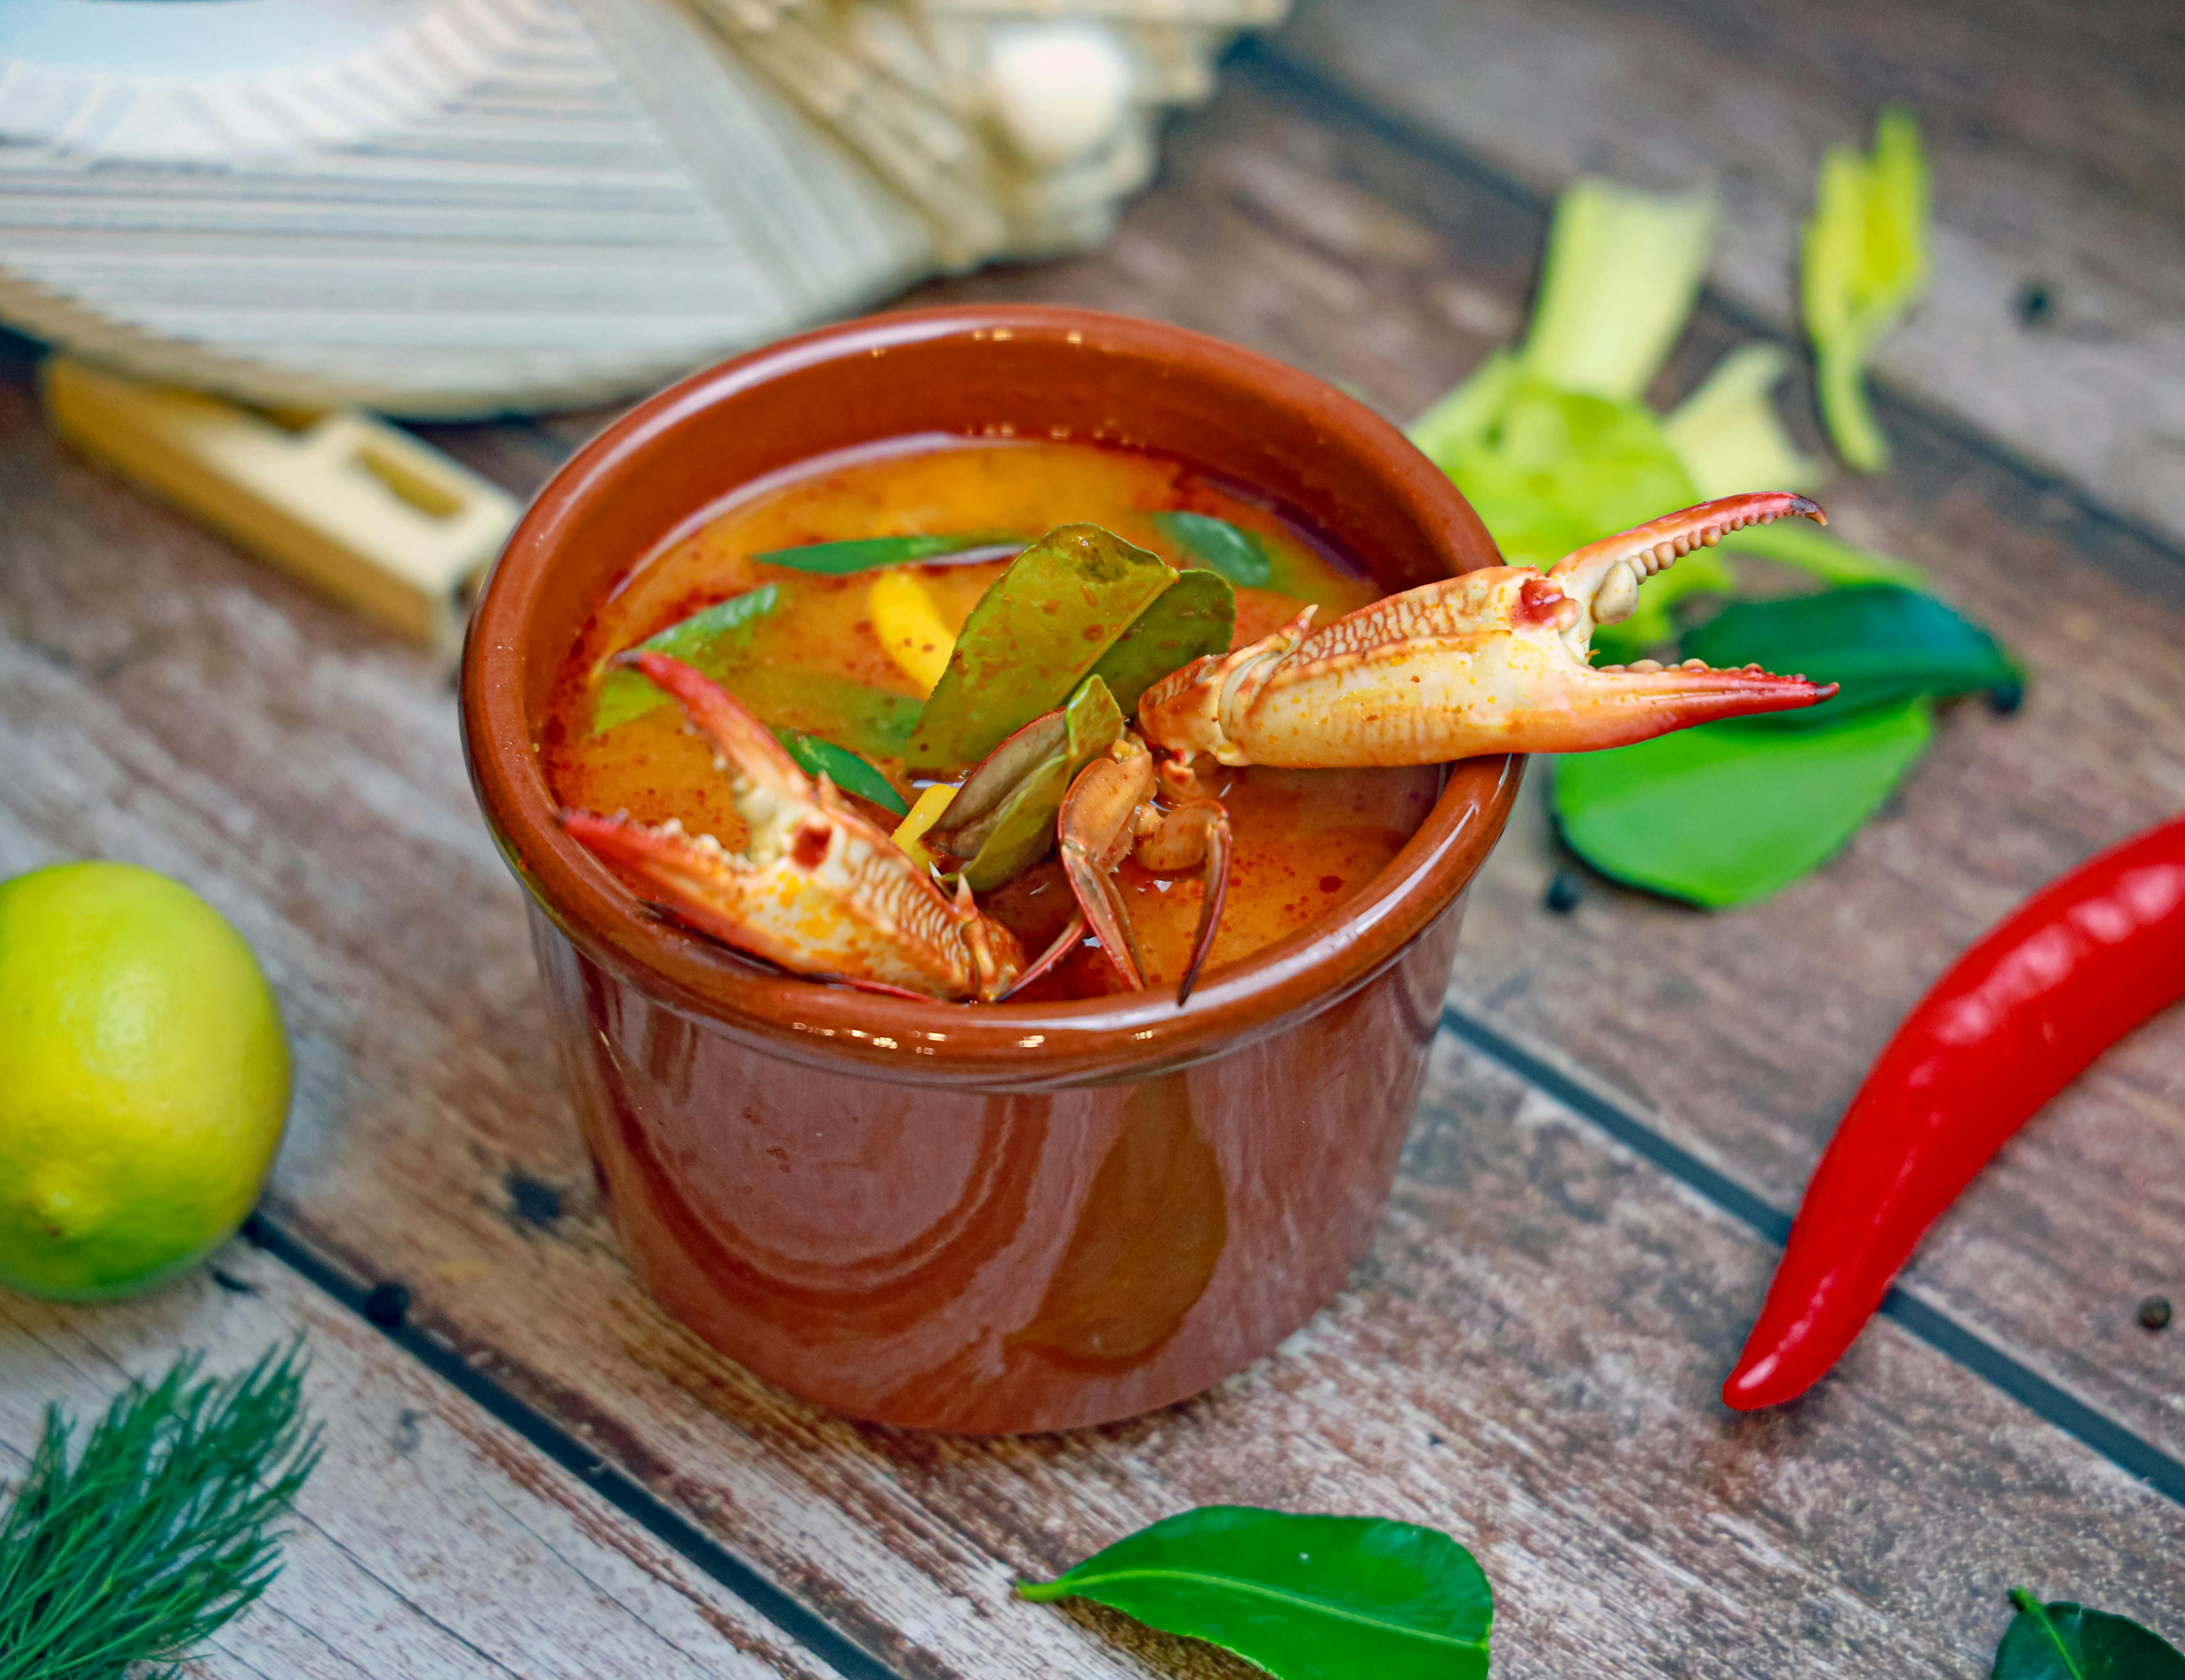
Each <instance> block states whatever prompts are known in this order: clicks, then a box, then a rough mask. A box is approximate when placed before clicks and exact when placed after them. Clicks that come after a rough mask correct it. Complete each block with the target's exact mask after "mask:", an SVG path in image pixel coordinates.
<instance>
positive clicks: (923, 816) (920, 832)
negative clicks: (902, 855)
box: [893, 787, 956, 869]
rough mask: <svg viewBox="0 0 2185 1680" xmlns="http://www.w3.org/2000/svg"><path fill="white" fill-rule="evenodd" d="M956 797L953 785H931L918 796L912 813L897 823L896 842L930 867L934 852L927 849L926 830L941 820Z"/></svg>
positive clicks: (911, 809)
mask: <svg viewBox="0 0 2185 1680" xmlns="http://www.w3.org/2000/svg"><path fill="white" fill-rule="evenodd" d="M955 797H956V790H955V789H954V788H953V787H929V788H927V789H926V790H925V792H923V793H921V794H919V796H918V803H917V804H914V805H913V806H912V807H911V808H910V815H908V816H907V817H905V818H904V819H903V820H902V821H901V822H900V823H898V824H897V825H896V831H895V834H894V836H893V838H894V840H895V843H896V844H897V845H898V846H900V847H902V849H903V850H904V851H906V852H908V853H909V854H910V855H911V856H912V857H913V858H914V859H916V860H918V861H919V863H921V864H923V865H925V866H926V867H927V868H929V869H930V868H931V867H932V865H933V854H932V853H930V852H929V851H927V850H926V849H925V832H926V830H928V829H929V828H931V827H932V826H933V825H934V824H935V823H936V822H938V821H940V820H941V814H942V812H943V811H945V810H947V809H948V803H949V801H950V800H952V799H953V798H955Z"/></svg>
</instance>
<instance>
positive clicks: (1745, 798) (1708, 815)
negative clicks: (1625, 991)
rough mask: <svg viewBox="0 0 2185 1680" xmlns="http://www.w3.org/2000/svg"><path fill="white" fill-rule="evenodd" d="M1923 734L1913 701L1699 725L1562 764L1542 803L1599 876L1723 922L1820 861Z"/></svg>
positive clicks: (1906, 765) (1887, 784)
mask: <svg viewBox="0 0 2185 1680" xmlns="http://www.w3.org/2000/svg"><path fill="white" fill-rule="evenodd" d="M1930 727H1931V725H1930V723H1929V719H1928V708H1927V702H1926V701H1925V699H1924V698H1917V699H1911V700H1903V701H1899V702H1897V703H1895V704H1892V705H1887V706H1883V707H1880V708H1875V709H1873V710H1869V711H1866V712H1862V713H1858V714H1854V715H1853V716H1852V717H1850V718H1848V719H1846V720H1843V721H1841V722H1840V723H1836V724H1832V725H1825V726H1821V727H1816V728H1812V729H1807V730H1801V731H1783V730H1774V729H1769V728H1768V727H1767V726H1766V725H1765V723H1764V721H1763V720H1758V719H1741V720H1737V721H1735V722H1731V723H1718V724H1703V725H1701V726H1700V727H1698V728H1696V729H1686V730H1679V731H1677V732H1676V733H1675V734H1674V735H1663V736H1656V737H1655V738H1654V739H1653V740H1651V741H1642V742H1639V743H1638V744H1637V745H1636V746H1633V747H1618V748H1613V749H1612V750H1611V751H1608V752H1605V753H1572V754H1569V755H1568V756H1566V757H1563V758H1562V759H1558V760H1557V762H1556V766H1555V781H1554V785H1553V788H1552V791H1551V801H1552V804H1553V806H1554V809H1555V814H1556V821H1557V822H1558V823H1559V824H1560V825H1561V826H1562V832H1563V837H1564V838H1565V839H1566V840H1567V841H1568V843H1570V846H1571V848H1572V849H1573V851H1575V852H1576V853H1578V854H1579V856H1580V857H1582V858H1584V860H1586V861H1587V862H1588V863H1590V864H1591V865H1593V866H1594V867H1595V869H1597V870H1599V871H1601V873H1602V874H1603V875H1607V876H1612V877H1613V878H1614V879H1616V880H1618V881H1623V882H1628V883H1629V884H1630V885H1632V886H1635V887H1644V888H1648V889H1650V890H1651V891H1653V892H1657V893H1666V894H1668V896H1670V897H1671V898H1677V899H1690V900H1691V901H1692V902H1693V903H1695V904H1704V905H1707V907H1708V908H1710V909H1722V908H1725V907H1727V906H1729V905H1731V904H1745V903H1747V902H1749V901H1751V900H1752V899H1759V898H1764V897H1766V896H1767V895H1768V894H1769V893H1773V892H1774V891H1775V890H1776V889H1777V888H1780V887H1785V886H1787V885H1788V884H1789V883H1790V882H1793V881H1795V880H1797V878H1798V877H1799V876H1802V875H1803V874H1805V873H1806V871H1808V870H1810V869H1813V868H1814V867H1815V866H1816V865H1819V864H1821V863H1823V862H1825V861H1826V860H1828V859H1829V858H1830V856H1831V855H1832V854H1834V853H1835V852H1836V848H1838V847H1840V846H1841V845H1842V844H1843V843H1844V842H1845V841H1847V840H1848V839H1849V838H1850V837H1852V835H1853V833H1855V832H1857V831H1858V826H1859V825H1860V824H1861V823H1863V822H1864V821H1865V820H1867V818H1868V817H1869V816H1870V815H1873V813H1874V812H1875V810H1876V809H1879V808H1880V805H1881V803H1882V802H1883V801H1884V800H1885V799H1886V798H1888V797H1889V794H1890V792H1891V790H1892V789H1893V788H1894V787H1896V786H1897V782H1898V781H1900V780H1901V779H1902V778H1903V775H1904V773H1905V772H1906V771H1907V770H1909V769H1911V767H1912V765H1913V764H1914V763H1915V762H1917V760H1918V759H1919V757H1920V753H1921V752H1922V751H1923V750H1925V747H1926V744H1927V737H1928V734H1929V731H1930Z"/></svg>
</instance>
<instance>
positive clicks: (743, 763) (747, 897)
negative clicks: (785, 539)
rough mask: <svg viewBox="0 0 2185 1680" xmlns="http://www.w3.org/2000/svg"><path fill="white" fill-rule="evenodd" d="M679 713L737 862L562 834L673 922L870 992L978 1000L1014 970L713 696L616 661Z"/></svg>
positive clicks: (604, 828) (676, 677) (676, 848)
mask: <svg viewBox="0 0 2185 1680" xmlns="http://www.w3.org/2000/svg"><path fill="white" fill-rule="evenodd" d="M629 663H630V664H633V665H634V666H635V667H636V669H639V670H640V671H641V672H643V673H644V675H645V676H647V677H649V678H650V679H651V680H652V681H654V682H655V683H657V684H658V685H659V686H661V687H662V688H663V689H665V690H666V691H667V692H668V693H669V694H671V695H673V697H675V699H677V700H678V701H679V702H680V703H682V706H683V709H684V711H685V714H687V715H688V716H689V718H690V722H691V724H692V725H694V726H695V727H696V728H697V729H698V730H699V731H700V732H701V733H702V734H704V735H705V736H707V737H708V738H709V739H710V740H711V741H712V743H713V745H714V747H715V748H717V749H718V753H719V758H718V759H717V761H716V762H717V763H718V765H719V767H720V769H721V770H723V771H724V773H725V774H726V775H727V776H728V778H729V793H730V796H731V798H733V799H734V801H735V808H736V814H737V815H739V816H740V817H742V818H743V820H745V821H746V823H748V824H749V825H750V826H751V837H750V840H749V841H748V843H746V846H745V848H744V849H743V850H742V851H741V852H740V853H739V852H732V851H730V850H729V848H726V847H724V846H723V845H722V844H721V843H719V842H718V840H716V839H714V838H713V837H712V836H711V835H693V834H688V833H685V832H684V830H683V827H682V826H681V825H680V824H679V823H677V822H673V821H670V822H667V823H663V824H661V825H659V826H649V825H646V824H644V823H638V822H632V821H630V820H628V819H626V818H623V817H618V816H599V815H594V814H593V813H591V812H590V811H569V812H567V813H565V814H564V815H563V816H562V826H563V827H564V828H566V829H567V831H568V832H569V833H570V834H571V835H572V836H573V837H574V838H576V839H577V840H578V841H579V842H581V843H583V844H584V845H585V846H587V847H589V848H590V849H591V850H592V851H593V852H595V853H596V854H598V855H599V856H601V857H602V858H604V859H606V860H607V861H608V862H610V863H614V864H618V865H621V866H622V867H623V868H624V869H627V870H629V871H631V872H632V873H633V874H634V875H636V876H639V877H640V879H642V880H643V881H645V882H646V883H647V884H648V885H649V886H651V887H652V888H654V889H655V890H657V892H658V893H660V894H661V896H662V903H663V904H664V907H665V908H666V909H667V910H668V912H669V913H670V914H671V915H673V916H675V917H676V918H677V919H678V920H679V921H684V922H686V923H688V924H689V925H690V926H691V927H696V928H697V929H698V930H700V931H701V932H706V933H710V934H712V936H713V937H714V938H718V939H721V940H723V941H724V942H726V943H727V944H731V945H735V946H736V947H738V948H739V949H743V950H746V951H751V952H753V953H755V954H757V955H759V956H763V957H764V958H766V959H767V960H768V961H770V962H774V963H777V964H779V965H780V966H782V967H784V968H786V969H788V970H790V971H791V972H794V973H798V974H814V975H824V976H829V977H834V978H836V979H840V980H844V981H847V982H848V983H851V984H852V985H858V986H864V987H868V988H872V989H875V990H882V991H902V992H908V993H914V994H918V995H919V996H923V997H933V998H942V999H949V1000H958V999H968V998H974V997H975V998H979V999H981V1000H989V1001H991V1000H992V999H994V998H995V997H997V996H998V995H999V994H1001V993H1002V992H1003V991H1004V990H1005V989H1006V988H1008V987H1009V983H1010V982H1011V981H1012V980H1014V978H1015V977H1016V975H1017V973H1018V972H1019V971H1020V969H1021V968H1022V967H1023V966H1024V956H1023V953H1022V951H1021V950H1020V948H1019V947H1018V945H1017V942H1016V939H1015V937H1014V935H1013V934H1011V933H1010V932H1009V930H1008V929H1007V928H1005V927H1002V926H1001V925H1000V924H999V923H998V922H995V921H990V920H989V919H988V918H987V917H986V916H983V915H981V913H980V911H979V910H978V909H977V907H976V906H975V904H973V903H972V900H971V893H970V888H962V889H961V890H959V891H958V893H957V894H956V896H955V897H954V898H953V899H951V898H949V897H948V896H947V894H945V893H942V891H941V889H940V888H938V887H936V885H935V884H934V882H933V880H932V878H931V876H930V875H929V874H928V873H927V872H926V871H923V870H921V869H920V868H919V866H918V865H916V864H915V863H914V862H913V861H912V860H911V859H910V857H909V856H908V854H906V853H905V852H903V851H902V849H901V848H899V847H897V846H896V845H895V844H894V843H893V842H892V841H891V840H890V839H889V837H888V836H887V834H886V832H884V831H883V830H881V829H880V828H879V827H877V826H875V825H874V824H873V823H872V822H870V821H869V820H867V819H866V818H865V817H864V816H863V815H860V814H859V813H858V810H857V809H855V808H854V807H852V805H851V804H850V803H849V801H848V800H847V799H845V798H843V797H842V796H841V794H840V793H838V792H835V787H834V784H833V783H832V782H830V781H828V780H827V779H826V778H825V777H824V776H822V777H820V778H819V780H818V781H816V782H815V781H813V779H812V778H811V777H810V776H807V775H805V773H804V772H803V771H802V770H800V769H799V768H798V767H797V765H796V762H795V760H793V759H791V758H790V756H789V755H788V753H785V752H784V751H783V750H782V749H781V747H780V743H779V742H776V741H775V740H774V736H772V735H771V734H770V733H768V731H767V729H766V727H765V725H763V724H761V723H760V722H759V721H758V720H757V718H755V717H753V716H752V714H750V713H749V712H748V711H746V709H745V708H744V707H743V706H742V705H741V704H740V703H739V702H738V701H737V700H736V699H735V697H733V696H731V695H730V694H729V693H728V692H726V691H725V690H724V689H722V688H721V687H719V686H718V685H716V684H715V683H713V682H712V681H710V680H708V679H707V678H706V677H704V676H702V675H700V674H699V673H698V672H696V671H695V670H693V669H690V667H689V666H688V665H685V664H681V663H680V662H679V661H677V660H674V659H670V658H666V657H665V656H664V655H662V654H658V653H649V652H648V653H640V654H638V655H637V656H635V657H634V658H633V659H631V660H630V662H629Z"/></svg>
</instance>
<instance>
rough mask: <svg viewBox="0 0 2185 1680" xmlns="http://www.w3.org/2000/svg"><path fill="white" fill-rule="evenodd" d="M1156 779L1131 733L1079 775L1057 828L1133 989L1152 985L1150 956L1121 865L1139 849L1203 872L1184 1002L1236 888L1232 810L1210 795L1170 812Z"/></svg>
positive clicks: (1094, 919)
mask: <svg viewBox="0 0 2185 1680" xmlns="http://www.w3.org/2000/svg"><path fill="white" fill-rule="evenodd" d="M1154 784H1155V776H1154V759H1153V756H1152V754H1150V753H1148V752H1147V751H1146V749H1145V748H1144V747H1143V745H1142V744H1140V743H1139V742H1137V740H1136V739H1135V738H1134V737H1132V736H1128V735H1126V736H1124V737H1123V738H1122V739H1121V740H1120V741H1118V742H1116V743H1115V746H1114V748H1111V749H1110V750H1109V753H1106V754H1104V755H1103V756H1102V757H1100V758H1098V759H1094V760H1093V762H1092V763H1091V764H1087V766H1086V767H1085V768H1084V769H1083V770H1081V771H1080V772H1079V773H1078V776H1077V780H1076V781H1074V782H1072V783H1071V784H1070V792H1069V794H1068V795H1067V796H1066V797H1065V798H1064V800H1063V802H1062V814H1061V817H1060V819H1059V821H1058V823H1057V825H1056V827H1057V832H1058V833H1059V837H1060V850H1061V854H1062V866H1063V869H1064V871H1065V872H1066V873H1067V874H1068V876H1069V877H1070V891H1071V892H1072V893H1075V894H1076V898H1077V903H1078V906H1079V908H1080V909H1081V910H1082V912H1083V914H1084V916H1085V920H1086V921H1087V923H1088V924H1089V925H1090V926H1091V927H1092V929H1093V932H1094V933H1095V934H1096V935H1098V938H1099V940H1100V946H1101V949H1103V950H1104V951H1106V952H1107V953H1108V956H1109V960H1110V961H1111V962H1113V963H1114V964H1115V972H1117V973H1118V974H1120V976H1121V977H1122V978H1123V983H1124V984H1126V986H1128V987H1129V988H1131V989H1132V991H1134V992H1137V991H1143V990H1144V989H1145V985H1146V978H1145V971H1146V959H1145V953H1144V952H1143V950H1142V949H1140V948H1139V945H1138V938H1137V932H1136V931H1135V930H1134V929H1133V928H1132V926H1131V916H1130V910H1129V907H1128V906H1127V905H1126V904H1125V903H1124V901H1123V895H1122V893H1120V891H1119V890H1118V889H1117V888H1116V886H1115V873H1114V871H1115V866H1116V865H1118V864H1120V862H1122V860H1123V859H1124V858H1125V856H1126V855H1128V854H1133V853H1135V854H1136V855H1137V860H1138V861H1139V862H1140V863H1142V864H1143V865H1145V866H1146V867H1147V868H1148V869H1151V870H1158V871H1170V870H1182V869H1191V868H1193V867H1199V868H1200V869H1201V870H1202V871H1203V873H1202V876H1201V882H1202V884H1203V886H1204V894H1203V896H1202V897H1201V899H1200V900H1199V927H1198V929H1197V931H1196V932H1194V933H1193V936H1192V942H1191V960H1190V961H1189V962H1188V964H1187V965H1186V966H1185V968H1184V972H1183V978H1182V981H1181V982H1180V983H1178V984H1177V986H1176V1002H1177V1003H1178V1004H1179V1005H1181V1004H1182V1003H1183V1002H1184V1000H1186V999H1188V998H1189V997H1190V995H1191V988H1192V987H1193V985H1195V984H1196V983H1198V980H1199V969H1200V968H1201V967H1202V966H1204V964H1205V961H1206V954H1207V953H1208V952H1209V951H1210V950H1211V949H1213V948H1214V935H1215V931H1216V930H1217V929H1218V928H1219V927H1220V926H1221V904H1222V900H1223V898H1224V897H1225V896H1226V894H1227V890H1228V885H1229V850H1230V845H1229V814H1228V813H1227V811H1225V810H1223V809H1221V804H1220V803H1219V802H1218V801H1216V800H1214V799H1209V798H1198V799H1193V800H1190V801H1188V803H1186V804H1182V805H1179V806H1177V807H1176V809H1173V810H1170V811H1163V810H1161V809H1160V808H1159V807H1157V806H1156V805H1155V804H1154V803H1153V793H1154ZM1071 937H1072V938H1074V937H1075V936H1074V935H1072V936H1071ZM1044 960H1046V959H1045V958H1042V961H1044Z"/></svg>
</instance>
